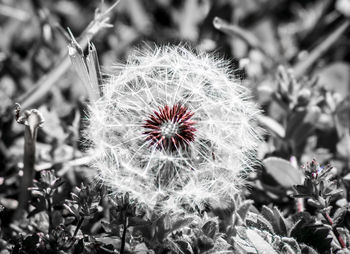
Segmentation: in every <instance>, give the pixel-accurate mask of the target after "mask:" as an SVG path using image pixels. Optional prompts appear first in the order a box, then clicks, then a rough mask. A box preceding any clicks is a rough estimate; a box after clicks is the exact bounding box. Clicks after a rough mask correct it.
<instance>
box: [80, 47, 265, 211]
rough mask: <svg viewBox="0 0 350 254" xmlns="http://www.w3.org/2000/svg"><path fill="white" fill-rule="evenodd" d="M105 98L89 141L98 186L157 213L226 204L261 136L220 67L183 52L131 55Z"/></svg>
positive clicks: (251, 107)
mask: <svg viewBox="0 0 350 254" xmlns="http://www.w3.org/2000/svg"><path fill="white" fill-rule="evenodd" d="M103 94H104V96H103V97H101V98H100V99H99V100H98V101H97V102H95V103H94V104H92V105H91V109H90V119H89V122H90V126H89V129H88V134H87V135H88V138H89V139H90V140H92V141H93V143H94V148H92V149H94V153H95V154H96V157H97V159H96V161H95V162H94V166H95V167H96V168H97V169H99V179H100V180H101V181H102V182H103V183H104V184H106V185H107V186H109V187H110V188H111V190H113V191H115V192H116V193H123V192H129V194H130V196H131V197H133V198H137V199H138V200H139V202H142V203H144V204H145V205H147V206H148V207H150V208H153V207H155V206H156V205H157V208H158V209H159V210H160V212H169V211H179V210H184V211H185V210H186V211H193V210H196V209H197V210H198V209H204V208H205V207H206V206H207V205H208V204H209V205H213V204H214V205H215V204H218V205H230V203H231V202H232V200H233V199H234V195H235V194H236V193H237V192H238V191H239V190H240V186H241V185H242V183H244V179H243V177H242V176H244V174H243V173H242V172H246V171H249V170H250V169H251V168H252V166H253V165H254V160H252V154H254V151H255V149H256V148H257V145H258V143H259V140H260V130H259V128H257V126H256V124H255V121H254V120H255V118H256V115H257V114H259V110H258V109H257V107H256V106H255V104H254V103H252V102H251V101H250V100H249V99H248V92H247V89H245V88H244V87H243V86H241V85H240V84H239V83H238V82H236V81H235V80H234V79H233V77H232V74H231V71H230V66H229V65H228V64H227V63H226V62H225V61H222V60H218V59H215V58H214V57H213V56H210V55H208V54H205V53H202V54H201V53H200V54H195V53H193V52H191V51H189V50H186V49H184V48H183V47H170V46H164V47H160V48H157V49H155V50H146V51H136V52H135V54H134V55H133V56H131V57H130V58H129V59H128V62H127V63H126V64H125V66H122V67H121V71H120V73H119V74H118V75H115V76H112V77H111V78H110V79H109V80H107V82H106V84H105V86H104V90H103Z"/></svg>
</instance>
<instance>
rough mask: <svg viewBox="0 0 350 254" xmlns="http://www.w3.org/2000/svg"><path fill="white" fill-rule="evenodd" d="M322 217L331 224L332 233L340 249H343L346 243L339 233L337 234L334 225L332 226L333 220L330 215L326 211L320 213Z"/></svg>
mask: <svg viewBox="0 0 350 254" xmlns="http://www.w3.org/2000/svg"><path fill="white" fill-rule="evenodd" d="M322 215H323V217H324V218H325V219H326V221H327V222H328V224H329V225H331V226H332V230H333V233H334V235H335V236H336V237H337V240H338V242H339V244H340V246H341V248H342V249H345V248H346V244H345V242H344V240H343V238H342V237H341V235H340V234H339V232H338V230H337V228H336V227H333V221H332V219H331V217H330V216H329V215H328V213H322Z"/></svg>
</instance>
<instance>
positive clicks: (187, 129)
mask: <svg viewBox="0 0 350 254" xmlns="http://www.w3.org/2000/svg"><path fill="white" fill-rule="evenodd" d="M193 114H194V113H192V112H191V111H189V110H188V109H187V108H186V107H184V106H181V105H178V104H176V105H174V106H172V107H169V106H168V105H165V106H164V107H163V108H159V111H154V112H153V114H152V115H150V116H149V118H148V119H147V120H146V123H145V124H144V125H143V127H144V128H145V129H146V131H145V132H144V133H143V134H145V135H146V141H149V142H150V143H151V145H152V146H156V148H158V149H164V150H170V151H174V150H176V149H178V148H180V147H182V148H184V149H186V147H187V146H188V145H189V144H190V142H191V141H193V140H194V136H195V134H194V132H195V131H196V129H195V128H194V127H193V125H194V124H195V122H193V121H191V118H192V116H193Z"/></svg>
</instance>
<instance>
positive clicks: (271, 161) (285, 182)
mask: <svg viewBox="0 0 350 254" xmlns="http://www.w3.org/2000/svg"><path fill="white" fill-rule="evenodd" d="M263 164H264V167H265V169H266V172H267V173H268V174H270V175H271V176H272V177H273V178H274V179H275V180H276V181H277V182H278V183H279V184H280V185H281V186H283V187H284V188H291V187H292V186H293V185H298V184H301V183H302V173H301V172H300V170H299V169H297V168H295V167H294V166H293V165H292V164H291V163H290V162H289V161H287V160H284V159H281V158H277V157H269V158H267V159H265V160H263Z"/></svg>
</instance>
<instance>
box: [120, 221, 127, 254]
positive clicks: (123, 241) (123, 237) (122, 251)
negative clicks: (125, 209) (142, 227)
mask: <svg viewBox="0 0 350 254" xmlns="http://www.w3.org/2000/svg"><path fill="white" fill-rule="evenodd" d="M123 227H124V228H123V235H122V244H121V246H120V254H124V249H125V238H126V231H127V228H128V217H127V216H126V215H125V219H124V224H123Z"/></svg>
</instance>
